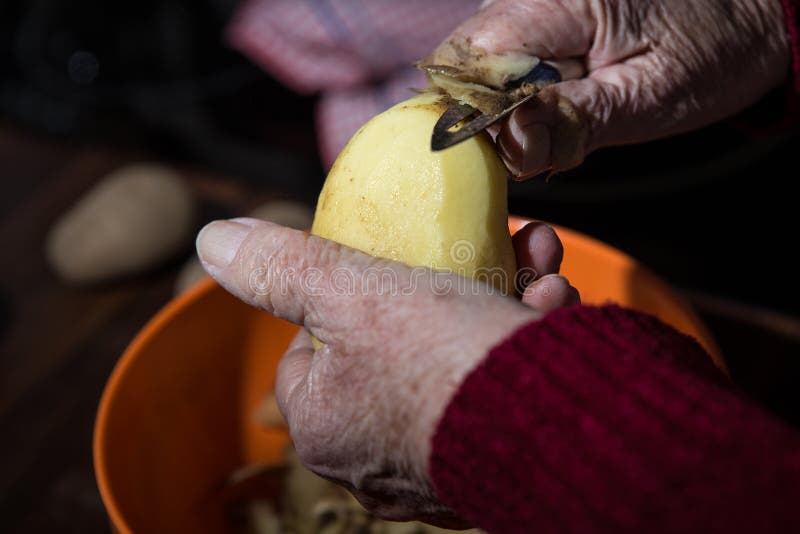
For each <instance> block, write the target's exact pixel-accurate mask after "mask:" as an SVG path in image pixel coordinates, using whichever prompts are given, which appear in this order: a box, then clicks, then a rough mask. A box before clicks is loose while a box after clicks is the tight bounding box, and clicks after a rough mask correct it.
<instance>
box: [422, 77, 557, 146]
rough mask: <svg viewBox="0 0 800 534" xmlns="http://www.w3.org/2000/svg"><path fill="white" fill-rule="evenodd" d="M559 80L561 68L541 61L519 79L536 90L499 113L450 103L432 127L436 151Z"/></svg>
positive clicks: (458, 141)
mask: <svg viewBox="0 0 800 534" xmlns="http://www.w3.org/2000/svg"><path fill="white" fill-rule="evenodd" d="M560 81H561V75H560V73H559V71H558V69H556V68H555V67H553V66H551V65H549V64H547V63H545V62H542V63H539V64H538V65H537V66H536V67H535V68H534V69H533V70H532V71H531V72H530V73H528V74H527V75H526V76H525V77H524V78H523V79H522V80H520V82H526V83H531V84H535V87H536V90H535V91H534V92H533V93H532V94H529V95H528V96H526V97H525V98H522V99H521V100H519V101H517V102H515V103H514V104H512V105H511V106H509V107H507V108H506V109H504V110H503V111H501V112H500V113H495V114H481V113H480V112H479V111H478V110H476V109H475V108H473V107H472V106H468V105H466V104H459V103H455V104H451V105H450V106H449V107H448V108H447V109H446V110H445V112H444V113H443V114H442V116H441V117H439V120H438V121H436V124H435V125H434V127H433V135H432V136H431V150H433V151H434V152H436V151H439V150H444V149H445V148H449V147H451V146H453V145H457V144H458V143H461V142H462V141H466V140H467V139H469V138H470V137H472V136H473V135H476V134H478V133H479V132H481V131H482V130H485V129H486V128H488V127H489V126H491V125H492V124H494V123H496V122H497V121H499V120H501V119H502V118H503V117H505V116H506V115H508V114H509V113H511V112H512V111H514V110H515V109H517V108H518V107H519V106H521V105H522V104H524V103H525V102H527V101H528V100H530V99H532V98H533V97H535V96H536V95H537V94H538V93H539V91H540V90H541V89H542V88H543V87H545V86H547V85H550V84H553V83H558V82H560Z"/></svg>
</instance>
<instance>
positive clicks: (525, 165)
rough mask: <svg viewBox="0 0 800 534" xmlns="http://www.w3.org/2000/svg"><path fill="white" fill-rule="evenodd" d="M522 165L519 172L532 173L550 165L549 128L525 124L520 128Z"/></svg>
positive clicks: (541, 125) (542, 125) (523, 173)
mask: <svg viewBox="0 0 800 534" xmlns="http://www.w3.org/2000/svg"><path fill="white" fill-rule="evenodd" d="M522 136H523V138H522V139H523V140H522V167H521V168H520V174H522V175H532V174H534V173H536V172H542V170H543V169H547V168H548V167H549V166H550V128H548V127H547V126H545V125H544V124H536V123H534V124H526V125H525V126H524V127H523V128H522Z"/></svg>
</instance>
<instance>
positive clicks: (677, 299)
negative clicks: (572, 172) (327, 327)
mask: <svg viewBox="0 0 800 534" xmlns="http://www.w3.org/2000/svg"><path fill="white" fill-rule="evenodd" d="M534 221H536V220H535V219H530V218H527V217H519V216H516V215H509V217H508V223H509V227H510V228H511V227H514V228H516V230H518V229H520V228H522V226H524V225H525V224H528V223H529V222H534ZM547 224H549V225H550V226H552V227H553V229H554V230H556V233H559V234H569V235H570V237H572V238H574V239H577V240H580V241H582V242H583V244H584V245H587V246H589V247H591V248H592V249H595V250H596V251H597V252H598V253H600V254H602V255H604V256H606V257H614V258H616V261H618V262H619V263H620V264H621V265H623V266H625V267H630V268H635V269H637V270H638V271H639V273H640V275H643V276H644V277H646V278H647V280H648V282H649V283H651V284H654V285H655V286H657V287H658V289H659V290H660V291H662V292H663V293H664V294H665V295H668V296H669V298H670V299H672V301H673V303H674V304H675V305H676V306H677V307H678V308H679V309H680V311H681V312H682V313H684V314H685V315H686V317H687V318H688V320H689V322H690V323H691V325H692V327H693V328H694V329H695V331H696V332H697V333H698V334H699V336H700V337H701V338H702V339H701V341H702V344H703V346H704V347H705V348H706V350H708V351H709V353H710V354H711V356H712V357H713V359H714V361H715V363H716V364H717V365H718V366H719V367H720V368H721V369H722V371H723V372H727V368H726V366H725V362H724V360H723V358H722V356H721V352H720V350H719V346H718V345H717V342H716V340H715V339H714V336H712V335H711V333H710V332H709V331H708V328H707V327H706V326H705V324H704V323H703V321H702V320H701V319H700V318H699V317H698V315H697V314H696V312H695V310H694V308H693V307H692V306H691V305H690V304H689V303H688V301H686V300H685V299H684V298H683V297H682V296H681V295H680V294H679V293H677V292H676V291H675V289H674V288H673V287H671V286H670V285H669V284H668V283H667V282H666V281H665V280H664V279H662V278H661V277H660V276H659V275H657V274H655V273H654V272H653V271H651V270H650V269H649V268H648V267H646V266H645V265H643V264H642V263H641V262H640V261H638V260H636V259H635V258H634V257H633V256H631V255H629V254H628V253H626V252H624V251H622V250H620V249H618V248H616V247H614V246H612V245H610V244H607V243H604V242H603V241H600V240H599V239H596V238H594V237H591V236H589V235H586V234H584V233H582V232H578V231H576V230H572V229H569V228H566V227H563V226H560V225H557V224H550V223H547ZM516 230H515V231H516ZM513 233H514V232H512V234H513ZM217 290H222V288H221V286H220V285H219V284H217V282H215V281H214V280H213V279H212V278H211V277H209V276H206V277H205V278H204V279H203V280H201V281H199V282H197V283H196V284H195V285H194V286H192V287H191V288H189V289H188V290H186V291H184V292H183V293H181V294H179V295H177V296H175V297H174V298H172V299H171V300H170V301H169V302H167V303H166V304H165V305H164V306H163V307H162V308H161V309H160V310H159V311H158V312H156V314H155V315H154V316H153V317H152V318H151V319H150V320H149V321H147V323H146V324H145V325H144V326H143V327H142V328H141V330H139V331H138V333H137V334H136V336H135V337H134V338H133V340H131V342H130V343H129V344H128V346H127V347H126V348H125V350H124V351H123V353H122V355H121V356H120V358H119V360H118V361H117V363H116V365H115V366H114V369H113V370H112V371H111V374H110V375H109V378H108V380H107V382H106V385H105V386H104V388H103V393H102V395H101V397H100V402H99V405H98V409H97V415H96V417H95V421H94V432H93V438H92V456H93V464H94V471H95V479H96V481H97V486H98V489H99V491H100V497H101V499H102V501H103V505H104V506H105V509H106V512H107V514H108V518H109V521H110V523H111V526H112V529H116V530H115V531H116V532H118V534H134V531H133V530H132V529H131V527H130V525H129V524H128V521H127V520H126V517H125V515H124V514H123V512H122V510H121V506H120V505H119V503H118V502H117V501H116V499H115V497H114V493H113V489H112V487H111V482H110V477H109V473H108V470H107V467H106V465H107V462H106V461H105V458H106V453H105V450H104V448H103V445H104V443H105V441H106V436H107V430H108V424H107V421H108V418H109V416H110V412H111V408H112V405H113V400H114V397H115V396H116V394H117V391H118V390H119V388H120V384H121V382H122V380H123V377H124V376H125V374H126V373H127V371H128V368H130V367H131V365H133V362H134V361H135V360H136V357H137V354H138V353H139V352H140V351H141V350H142V348H143V347H144V345H145V344H147V343H148V342H149V341H150V339H152V338H153V337H154V335H155V334H157V333H158V332H159V331H161V330H163V329H164V328H165V327H166V326H167V325H169V324H170V323H171V322H172V321H173V319H174V318H175V317H176V316H177V315H179V314H180V313H181V312H183V310H184V309H186V308H187V307H188V306H190V305H191V304H192V303H194V302H195V301H197V300H199V299H201V298H203V297H204V296H205V295H207V294H209V293H211V292H212V291H217Z"/></svg>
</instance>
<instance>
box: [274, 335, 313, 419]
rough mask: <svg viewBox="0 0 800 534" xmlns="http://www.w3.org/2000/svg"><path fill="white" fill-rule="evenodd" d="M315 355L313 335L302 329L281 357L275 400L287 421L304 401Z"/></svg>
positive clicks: (276, 379)
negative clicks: (304, 391) (312, 341)
mask: <svg viewBox="0 0 800 534" xmlns="http://www.w3.org/2000/svg"><path fill="white" fill-rule="evenodd" d="M313 356H314V347H313V346H312V344H311V336H310V335H309V334H308V331H306V330H305V329H301V330H300V331H299V332H298V333H297V335H296V336H295V337H294V340H292V343H291V344H290V345H289V348H288V349H286V353H285V354H284V355H283V357H282V358H281V361H280V363H279V364H278V372H277V375H276V378H275V400H276V401H277V404H278V409H279V410H280V413H281V414H282V415H283V418H284V419H285V420H286V421H292V414H293V413H295V412H296V411H297V410H298V409H299V406H298V404H299V403H300V402H302V399H303V395H302V392H303V390H304V388H305V387H306V383H307V380H308V373H309V370H310V369H311V360H312V358H313Z"/></svg>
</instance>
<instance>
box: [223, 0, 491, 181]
mask: <svg viewBox="0 0 800 534" xmlns="http://www.w3.org/2000/svg"><path fill="white" fill-rule="evenodd" d="M479 5H480V2H479V0H245V1H244V2H243V3H242V5H241V6H240V7H239V9H238V11H237V14H236V16H235V17H234V19H233V21H232V22H231V24H230V26H229V27H228V32H227V38H228V41H229V42H230V43H231V44H232V45H233V46H234V47H236V48H238V49H239V50H241V51H242V52H243V53H245V54H246V55H248V56H249V57H250V58H251V59H252V60H253V61H254V62H255V63H257V64H258V65H260V66H262V67H263V68H264V69H266V70H267V71H268V72H270V73H271V74H272V75H273V76H275V77H276V78H277V79H279V80H280V81H282V82H283V83H284V84H286V85H287V86H289V87H291V88H292V89H294V90H296V91H298V92H301V93H320V94H321V98H320V101H319V104H318V108H317V132H318V135H319V145H320V152H321V155H322V160H323V163H324V164H325V165H326V166H330V165H331V164H332V163H333V160H334V159H335V158H336V155H337V154H338V153H339V151H341V149H342V148H344V145H345V144H346V143H347V141H348V139H350V137H351V136H352V135H353V134H354V133H355V132H356V130H358V128H360V127H361V126H362V125H363V124H364V123H365V122H366V121H367V120H368V119H369V118H370V117H372V116H374V115H375V114H377V113H380V112H381V111H383V110H385V109H387V108H388V107H390V106H392V105H393V104H395V103H397V102H399V101H401V100H404V99H406V98H409V97H410V96H411V94H412V93H411V92H410V91H409V89H410V88H414V87H417V88H419V87H424V86H425V80H424V77H423V76H422V74H421V73H420V72H419V71H417V69H415V68H413V66H412V65H413V63H414V62H415V61H416V60H418V59H420V58H422V57H424V56H426V55H428V54H429V53H430V52H431V50H433V48H434V47H435V46H436V45H437V44H439V42H440V41H441V40H442V39H443V38H445V37H446V36H447V35H448V34H449V33H450V32H451V31H452V30H453V29H454V28H455V27H456V26H457V25H458V24H459V23H461V22H462V21H463V20H465V19H466V18H467V17H469V16H470V15H472V14H474V13H475V12H476V11H477V9H478V6H479Z"/></svg>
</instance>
